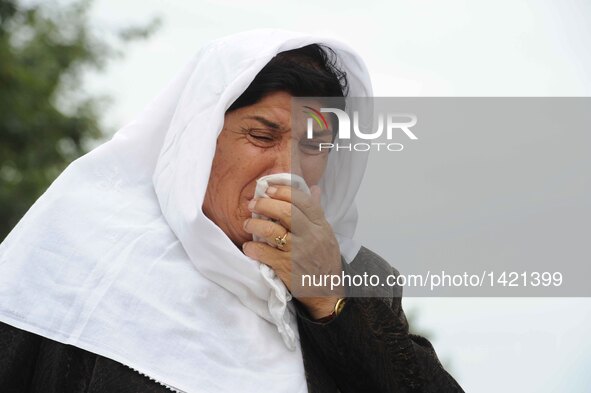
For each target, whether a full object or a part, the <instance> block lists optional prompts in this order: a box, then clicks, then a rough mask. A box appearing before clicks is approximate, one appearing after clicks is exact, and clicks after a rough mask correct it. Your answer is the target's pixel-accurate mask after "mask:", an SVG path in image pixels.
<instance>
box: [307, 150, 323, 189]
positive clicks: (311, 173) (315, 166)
mask: <svg viewBox="0 0 591 393" xmlns="http://www.w3.org/2000/svg"><path fill="white" fill-rule="evenodd" d="M327 164H328V155H322V156H310V157H306V158H305V159H303V160H302V164H301V165H302V172H303V175H304V180H306V183H308V185H310V186H311V185H315V184H318V183H319V182H320V179H322V175H324V171H325V170H326V165H327Z"/></svg>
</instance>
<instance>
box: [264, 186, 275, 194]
mask: <svg viewBox="0 0 591 393" xmlns="http://www.w3.org/2000/svg"><path fill="white" fill-rule="evenodd" d="M276 192H277V188H276V187H273V186H271V187H269V188H267V191H266V193H267V194H268V195H273V194H275V193H276Z"/></svg>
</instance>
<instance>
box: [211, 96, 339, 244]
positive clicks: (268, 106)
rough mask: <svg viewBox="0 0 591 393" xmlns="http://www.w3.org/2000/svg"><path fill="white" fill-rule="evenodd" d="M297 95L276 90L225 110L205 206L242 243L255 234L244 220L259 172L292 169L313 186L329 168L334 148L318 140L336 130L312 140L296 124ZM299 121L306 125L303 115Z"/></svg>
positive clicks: (329, 138) (220, 225) (266, 173)
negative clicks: (293, 102)
mask: <svg viewBox="0 0 591 393" xmlns="http://www.w3.org/2000/svg"><path fill="white" fill-rule="evenodd" d="M291 98H292V96H291V95H290V94H288V93H285V92H274V93H271V94H268V95H267V96H265V97H263V98H262V99H261V100H260V101H259V102H257V103H255V104H253V105H250V106H246V107H242V108H239V109H236V110H234V111H232V112H230V113H226V115H225V118H224V127H223V129H222V131H221V133H220V135H219V137H218V140H217V147H216V152H215V156H214V159H213V163H212V168H211V174H210V177H209V183H208V186H207V191H206V194H205V200H204V202H203V212H204V213H205V215H206V216H207V217H208V218H209V219H210V220H212V221H213V222H214V223H215V224H216V225H217V226H219V227H220V228H221V229H222V230H223V231H224V233H226V235H228V237H229V238H230V239H231V240H232V241H233V242H234V244H236V245H237V246H239V247H240V246H242V243H244V242H246V241H250V240H252V236H251V235H250V234H248V233H247V232H246V231H244V229H243V224H244V221H245V220H246V219H247V218H250V217H251V212H250V211H249V210H248V203H249V201H250V200H252V198H253V196H254V191H255V186H256V180H257V179H258V178H260V177H262V176H265V175H270V174H273V173H282V172H288V173H293V174H297V175H299V176H301V177H303V178H304V180H306V183H307V184H308V185H309V186H312V185H316V184H318V182H319V181H320V178H321V177H322V174H323V173H324V170H325V168H326V163H327V159H328V151H327V150H326V149H323V151H322V152H319V149H318V143H320V142H325V143H327V142H328V143H330V142H331V139H332V135H330V134H328V133H327V134H323V135H320V136H318V137H316V138H315V139H314V140H308V139H306V129H305V127H304V126H302V127H300V126H298V127H297V130H292V129H291V128H292V119H291V115H292V114H291V109H292V108H291ZM311 106H312V105H311ZM316 107H318V103H316ZM294 120H295V119H294ZM295 123H296V124H298V125H299V124H302V125H305V123H304V122H303V120H302V121H300V119H298V120H297V122H295Z"/></svg>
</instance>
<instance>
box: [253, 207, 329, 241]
mask: <svg viewBox="0 0 591 393" xmlns="http://www.w3.org/2000/svg"><path fill="white" fill-rule="evenodd" d="M248 208H249V209H250V210H251V211H252V212H254V213H257V214H261V215H263V216H265V217H268V218H270V219H271V220H275V221H278V222H279V224H281V226H283V227H284V228H285V229H286V230H287V231H289V232H291V233H292V234H296V235H299V234H303V233H305V232H306V231H310V230H312V229H313V228H314V227H318V226H319V225H318V223H314V222H312V221H310V220H309V219H308V217H306V215H305V214H304V213H302V212H301V210H300V209H298V208H297V207H296V206H294V205H292V204H290V203H288V202H284V201H279V200H277V199H272V198H259V199H255V200H254V203H252V205H250V204H249V206H248Z"/></svg>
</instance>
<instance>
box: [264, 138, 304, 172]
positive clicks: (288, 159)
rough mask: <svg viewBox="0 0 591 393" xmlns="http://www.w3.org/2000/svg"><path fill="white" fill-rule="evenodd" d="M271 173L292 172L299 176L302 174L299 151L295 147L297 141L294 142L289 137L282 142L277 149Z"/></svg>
mask: <svg viewBox="0 0 591 393" xmlns="http://www.w3.org/2000/svg"><path fill="white" fill-rule="evenodd" d="M271 173H293V174H295V175H298V176H301V177H303V176H304V174H303V171H302V165H301V155H300V151H299V149H298V148H297V142H294V141H293V139H292V138H289V140H288V141H286V143H282V144H281V147H280V148H279V149H278V150H277V154H276V157H275V162H274V165H273V168H272V169H271Z"/></svg>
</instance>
